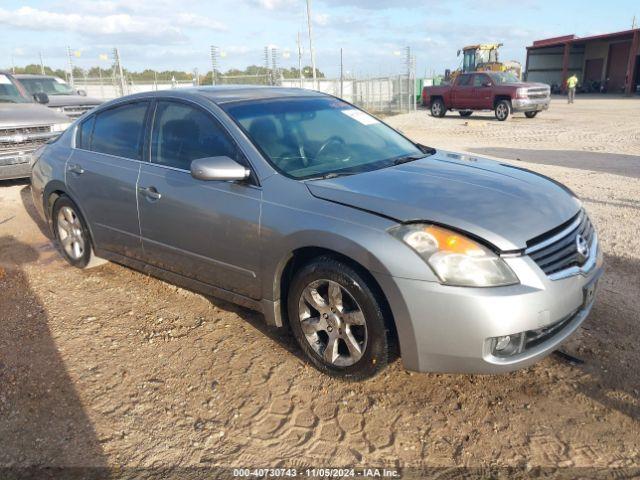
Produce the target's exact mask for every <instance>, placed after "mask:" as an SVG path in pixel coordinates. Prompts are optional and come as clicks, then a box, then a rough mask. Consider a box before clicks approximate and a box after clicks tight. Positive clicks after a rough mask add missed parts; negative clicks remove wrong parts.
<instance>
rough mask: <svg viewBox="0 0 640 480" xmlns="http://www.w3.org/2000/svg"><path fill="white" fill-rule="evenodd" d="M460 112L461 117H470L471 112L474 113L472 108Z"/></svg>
mask: <svg viewBox="0 0 640 480" xmlns="http://www.w3.org/2000/svg"><path fill="white" fill-rule="evenodd" d="M458 113H459V114H460V116H461V117H465V118H466V117H470V116H471V114H472V113H473V112H472V111H471V110H460V111H459V112H458Z"/></svg>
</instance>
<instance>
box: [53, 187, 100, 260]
mask: <svg viewBox="0 0 640 480" xmlns="http://www.w3.org/2000/svg"><path fill="white" fill-rule="evenodd" d="M51 219H52V225H53V234H54V237H55V240H56V246H57V247H58V251H59V252H60V254H61V255H62V256H63V257H64V259H65V260H66V261H67V262H69V264H71V265H73V266H74V267H77V268H91V267H96V266H98V265H101V264H103V263H105V260H103V259H101V258H99V257H97V256H96V255H95V253H94V252H93V243H92V241H91V235H90V233H89V229H88V228H87V224H86V222H85V221H84V218H82V215H81V214H80V209H79V208H78V206H77V205H76V204H75V203H73V201H72V200H71V199H70V198H69V197H67V196H65V195H62V196H61V197H59V198H58V199H57V200H56V202H55V203H54V204H53V209H52V211H51Z"/></svg>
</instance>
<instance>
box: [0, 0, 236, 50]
mask: <svg viewBox="0 0 640 480" xmlns="http://www.w3.org/2000/svg"><path fill="white" fill-rule="evenodd" d="M100 3H104V4H105V8H106V6H108V5H111V8H106V9H107V11H109V12H117V11H119V10H118V8H119V7H118V8H116V7H117V5H114V2H106V1H105V2H100ZM118 5H119V4H118ZM94 11H98V9H95V10H94ZM2 24H4V25H8V26H10V27H15V28H20V29H29V30H36V31H43V30H48V31H60V32H72V33H77V34H80V35H83V36H85V37H89V38H92V39H94V38H96V37H102V38H105V37H109V38H111V39H113V40H116V41H117V42H118V43H127V42H128V43H131V42H147V43H154V42H161V43H176V42H183V41H185V40H186V39H187V36H186V35H185V33H184V32H183V30H182V28H180V27H184V28H205V29H211V30H216V31H222V30H226V26H225V25H224V24H223V23H221V22H219V21H217V20H213V19H210V18H208V17H203V16H199V15H194V14H187V13H180V14H178V15H177V16H174V17H173V18H171V17H168V18H166V17H165V18H159V17H157V16H147V15H136V14H130V13H108V14H106V15H97V14H89V13H57V12H52V11H47V10H40V9H36V8H32V7H21V8H18V9H16V10H7V9H4V8H0V25H2Z"/></svg>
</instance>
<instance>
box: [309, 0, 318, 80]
mask: <svg viewBox="0 0 640 480" xmlns="http://www.w3.org/2000/svg"><path fill="white" fill-rule="evenodd" d="M311 23H312V22H311V0H307V26H308V28H309V51H310V52H309V53H310V54H311V70H312V71H313V88H314V89H317V88H318V84H317V82H316V51H315V49H314V48H313V28H312V27H311Z"/></svg>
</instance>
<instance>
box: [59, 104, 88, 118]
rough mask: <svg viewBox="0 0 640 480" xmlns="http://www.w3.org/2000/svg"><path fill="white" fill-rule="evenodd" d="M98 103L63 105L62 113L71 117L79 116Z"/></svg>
mask: <svg viewBox="0 0 640 480" xmlns="http://www.w3.org/2000/svg"><path fill="white" fill-rule="evenodd" d="M96 106H97V105H69V106H66V107H62V113H64V114H65V115H66V116H68V117H71V118H77V117H79V116H81V115H83V114H84V113H86V112H88V111H89V110H91V109H92V108H94V107H96Z"/></svg>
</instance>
